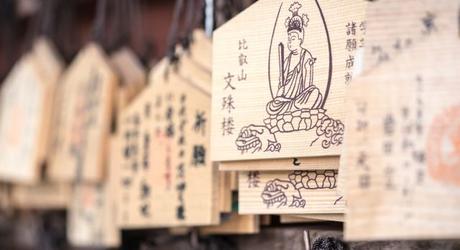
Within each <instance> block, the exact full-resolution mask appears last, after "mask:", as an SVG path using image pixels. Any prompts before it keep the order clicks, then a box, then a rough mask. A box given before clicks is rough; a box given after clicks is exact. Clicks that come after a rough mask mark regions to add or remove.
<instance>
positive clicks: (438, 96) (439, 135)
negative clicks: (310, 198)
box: [344, 20, 460, 240]
mask: <svg viewBox="0 0 460 250" xmlns="http://www.w3.org/2000/svg"><path fill="white" fill-rule="evenodd" d="M452 21H453V20H452ZM453 24H455V23H453ZM459 54H460V39H459V38H458V36H457V34H456V33H452V32H444V33H443V32H440V33H438V34H437V35H435V36H432V37H429V38H426V40H425V41H420V42H419V43H418V44H417V45H414V46H413V47H412V48H410V49H407V50H406V51H405V52H403V53H401V54H400V55H398V56H396V57H394V60H393V61H392V62H388V63H386V64H384V65H381V66H380V67H378V68H376V69H374V70H372V71H370V72H369V73H367V74H366V75H365V76H362V77H360V78H359V79H357V80H356V81H354V82H353V84H352V88H351V89H350V92H349V96H348V97H347V106H346V107H347V110H349V117H348V119H347V122H348V123H349V124H351V126H352V127H353V129H350V130H348V132H347V140H346V147H347V153H346V154H345V155H344V164H345V166H348V168H349V169H348V171H349V173H348V176H347V178H346V190H347V193H346V194H347V204H348V210H347V213H346V224H345V226H346V227H345V235H346V238H347V239H350V240H381V239H440V238H458V237H460V234H459V232H460V228H459V225H458V223H457V221H458V220H459V218H460V211H459V210H458V207H459V205H460V181H459V180H460V178H459V176H460V172H459V171H458V166H459V160H458V159H460V153H459V150H458V148H459V147H458V145H459V143H458V142H459V140H458V136H459V135H460V133H459V128H460V125H459V124H460V122H459V117H460V116H459V111H460V99H459V98H458V93H459V91H460V85H459V84H458V79H459V77H460V75H459V71H458V67H457V65H459V63H460V61H459V58H458V55H459ZM363 93H366V94H365V95H363Z"/></svg>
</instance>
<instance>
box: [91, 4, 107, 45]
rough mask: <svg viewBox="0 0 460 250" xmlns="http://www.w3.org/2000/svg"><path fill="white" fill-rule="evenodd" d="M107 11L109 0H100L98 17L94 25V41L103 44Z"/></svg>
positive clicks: (97, 10) (97, 9)
mask: <svg viewBox="0 0 460 250" xmlns="http://www.w3.org/2000/svg"><path fill="white" fill-rule="evenodd" d="M106 12H107V0H98V1H97V6H96V17H95V21H94V26H93V34H92V38H93V41H95V42H97V43H100V44H103V42H104V28H105V19H106V14H107V13H106Z"/></svg>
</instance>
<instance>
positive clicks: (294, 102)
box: [235, 1, 345, 153]
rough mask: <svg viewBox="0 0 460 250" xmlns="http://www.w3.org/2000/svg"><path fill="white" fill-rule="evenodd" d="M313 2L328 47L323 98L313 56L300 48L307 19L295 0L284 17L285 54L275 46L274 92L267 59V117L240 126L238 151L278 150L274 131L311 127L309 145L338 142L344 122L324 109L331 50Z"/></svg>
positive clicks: (282, 45)
mask: <svg viewBox="0 0 460 250" xmlns="http://www.w3.org/2000/svg"><path fill="white" fill-rule="evenodd" d="M316 4H317V6H318V9H319V12H320V15H321V18H322V19H323V20H322V23H323V24H324V27H325V32H326V37H327V40H328V49H329V75H328V81H327V86H326V90H325V94H324V97H323V93H322V92H321V91H320V89H319V88H318V87H317V86H316V85H315V84H314V64H315V62H316V60H317V58H314V57H313V55H312V54H311V53H310V51H308V49H306V48H304V47H303V41H304V35H305V32H306V31H305V30H306V28H307V27H308V23H309V21H310V19H309V17H308V15H307V14H299V10H300V9H301V8H302V5H301V4H300V3H299V2H294V3H293V4H291V6H290V8H289V11H290V12H291V14H292V16H288V17H287V18H286V21H285V27H286V31H287V35H288V42H287V48H288V51H289V54H288V55H287V56H285V45H284V44H283V43H282V42H280V43H279V45H278V62H279V72H280V74H279V75H280V76H279V79H278V90H277V92H276V95H275V94H274V91H273V89H272V87H271V83H270V82H271V79H270V59H269V62H268V68H269V70H268V79H269V83H270V84H269V86H270V92H271V94H272V100H270V101H269V102H268V103H267V105H266V112H267V114H268V115H269V116H268V118H266V119H264V121H263V123H264V125H255V124H250V125H248V126H244V127H243V128H242V129H241V131H240V133H239V135H238V138H237V139H236V141H235V144H236V147H237V149H238V150H240V151H241V153H247V152H251V153H255V152H258V151H261V150H262V151H264V152H279V151H280V150H281V144H280V143H279V142H278V141H277V140H276V136H275V134H276V133H290V132H295V131H309V130H312V129H315V128H316V130H315V132H316V136H317V138H316V139H314V140H313V141H312V142H311V143H310V145H309V146H313V144H314V143H315V142H316V141H317V140H318V139H319V138H322V140H323V141H322V143H321V146H322V147H323V148H324V149H327V148H329V147H330V146H331V145H340V144H342V141H343V134H344V130H345V126H344V124H343V123H342V122H341V121H340V120H335V119H333V118H331V117H329V116H328V115H327V114H326V110H325V109H324V105H325V103H326V100H327V97H328V94H329V89H330V85H331V77H332V51H331V42H330V37H329V31H328V29H327V25H326V21H325V20H324V15H323V12H322V10H321V8H320V6H319V3H318V2H317V1H316ZM282 5H283V4H282V3H281V5H280V9H279V10H278V14H277V17H276V21H275V25H274V28H273V34H272V40H271V42H270V48H272V44H273V38H274V32H275V29H276V25H277V23H278V19H279V14H280V11H281V7H282ZM270 57H271V49H270V52H269V58H270Z"/></svg>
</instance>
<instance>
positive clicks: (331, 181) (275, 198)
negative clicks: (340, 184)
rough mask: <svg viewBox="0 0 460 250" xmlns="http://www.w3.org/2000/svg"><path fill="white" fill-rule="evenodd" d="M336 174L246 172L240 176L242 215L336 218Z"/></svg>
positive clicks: (339, 209)
mask: <svg viewBox="0 0 460 250" xmlns="http://www.w3.org/2000/svg"><path fill="white" fill-rule="evenodd" d="M337 174H338V172H337V170H333V169H330V170H306V171H301V170H298V171H265V172H262V171H248V172H240V173H239V187H238V191H239V196H238V202H239V210H238V212H239V213H241V214H337V213H343V212H344V209H345V201H344V200H343V198H342V196H339V195H337V191H336V187H337Z"/></svg>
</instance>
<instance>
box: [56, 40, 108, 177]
mask: <svg viewBox="0 0 460 250" xmlns="http://www.w3.org/2000/svg"><path fill="white" fill-rule="evenodd" d="M116 85H117V78H116V76H115V74H114V72H113V71H112V69H111V68H110V66H109V64H108V62H107V60H106V58H105V55H104V52H103V51H102V50H101V48H100V47H99V46H98V45H96V44H89V45H87V46H86V47H85V48H83V49H82V50H81V51H80V53H79V54H78V55H77V57H76V59H75V60H74V62H73V63H72V65H70V67H69V68H68V69H67V71H66V72H65V74H64V76H63V79H62V82H61V85H60V87H59V92H58V97H57V98H58V101H57V104H56V106H57V107H59V110H58V113H57V115H56V116H57V117H56V124H55V129H54V130H53V135H54V138H53V145H52V152H53V157H52V158H51V160H50V174H51V178H52V179H53V180H56V181H66V182H69V181H75V180H85V181H91V182H95V181H100V180H102V178H103V176H104V166H105V164H106V157H107V155H106V150H107V138H108V135H109V133H110V124H111V117H112V108H113V95H114V91H115V87H116Z"/></svg>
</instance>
